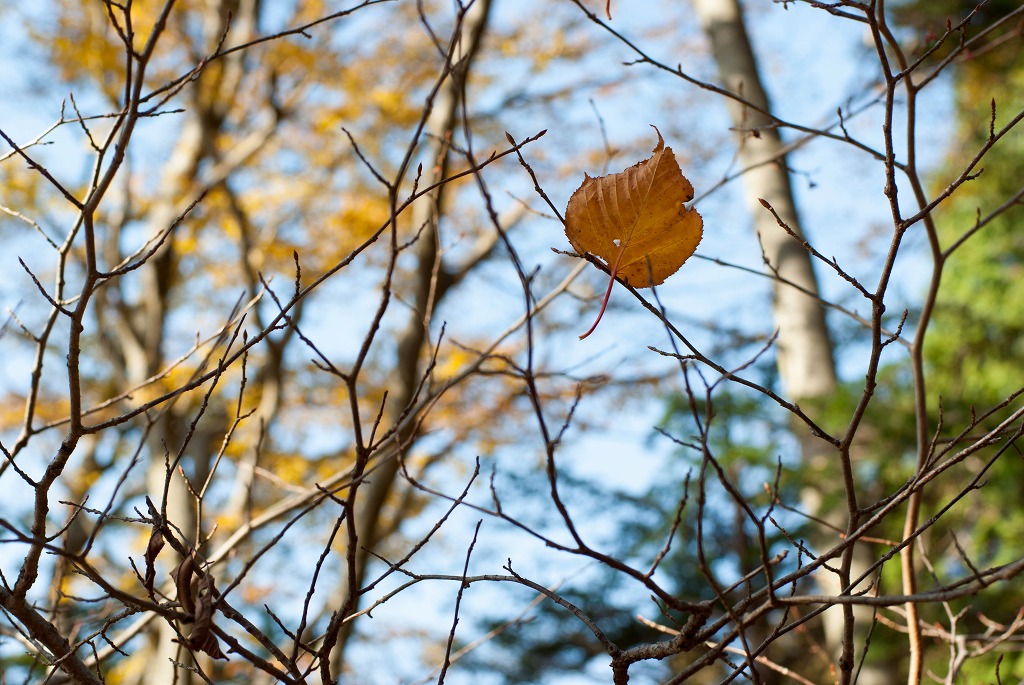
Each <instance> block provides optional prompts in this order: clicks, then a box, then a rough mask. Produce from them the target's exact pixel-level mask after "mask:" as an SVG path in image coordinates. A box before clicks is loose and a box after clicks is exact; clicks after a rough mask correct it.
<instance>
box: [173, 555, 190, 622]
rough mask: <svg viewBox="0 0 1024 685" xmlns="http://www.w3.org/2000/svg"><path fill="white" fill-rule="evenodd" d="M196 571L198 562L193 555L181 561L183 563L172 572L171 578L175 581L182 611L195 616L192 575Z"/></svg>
mask: <svg viewBox="0 0 1024 685" xmlns="http://www.w3.org/2000/svg"><path fill="white" fill-rule="evenodd" d="M195 569H196V561H195V559H193V558H192V555H191V554H190V555H188V556H187V557H185V558H184V559H182V560H181V563H180V564H178V565H177V566H175V567H174V569H173V570H172V571H171V578H172V579H173V580H174V587H175V589H177V591H178V603H179V604H180V605H181V608H182V610H184V611H185V613H188V614H195V612H196V603H195V600H194V599H193V597H192V574H193V573H194V572H195Z"/></svg>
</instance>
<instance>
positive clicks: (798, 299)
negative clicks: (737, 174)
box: [694, 0, 884, 685]
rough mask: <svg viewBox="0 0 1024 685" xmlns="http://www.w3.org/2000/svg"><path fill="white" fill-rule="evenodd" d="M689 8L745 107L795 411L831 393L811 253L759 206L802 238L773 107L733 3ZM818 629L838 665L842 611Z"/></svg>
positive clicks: (817, 453)
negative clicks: (771, 114) (821, 630)
mask: <svg viewBox="0 0 1024 685" xmlns="http://www.w3.org/2000/svg"><path fill="white" fill-rule="evenodd" d="M694 6H695V8H696V11H697V15H698V17H699V20H700V23H701V27H702V29H703V30H704V33H705V34H706V35H707V37H708V39H709V41H710V43H711V50H712V53H713V55H714V59H715V61H716V63H717V64H718V70H719V75H720V78H721V82H722V84H723V86H724V87H725V88H726V89H728V90H729V91H731V92H732V93H734V94H736V95H737V96H739V97H740V98H742V99H743V100H745V101H746V102H747V103H749V105H750V106H748V105H746V104H744V103H742V102H739V101H737V100H734V99H728V100H727V103H728V107H729V114H730V116H731V118H732V121H733V126H734V129H735V130H736V132H737V135H738V136H739V144H740V150H739V159H740V164H741V166H742V168H743V169H745V170H746V171H745V172H744V174H743V179H744V186H745V188H746V191H747V193H746V196H747V197H746V201H747V206H748V207H749V208H750V213H751V216H752V217H753V221H754V229H755V230H756V231H757V235H758V237H759V239H760V241H761V245H762V247H763V249H764V254H765V257H766V258H767V259H768V262H769V264H770V265H771V267H772V268H773V269H775V271H776V273H777V274H778V278H777V279H776V280H774V282H773V283H774V289H773V301H772V316H773V320H774V322H775V325H776V327H777V329H778V340H777V341H776V365H777V367H778V370H779V377H780V379H781V381H782V384H783V386H784V389H785V392H786V396H787V397H788V398H789V399H790V400H791V401H793V402H795V403H805V404H813V402H814V401H815V400H821V399H824V398H826V397H828V396H829V395H831V394H832V393H834V392H835V391H836V389H837V379H836V371H835V363H834V360H833V356H832V342H831V340H830V338H829V334H828V328H827V327H826V325H825V308H824V307H823V306H822V304H821V303H820V302H819V301H818V300H817V299H816V298H815V296H816V295H817V294H818V283H817V279H816V278H815V275H814V269H813V265H812V262H811V255H810V253H808V252H807V250H806V249H804V247H803V245H801V243H800V242H799V241H797V240H796V239H794V238H793V236H791V235H789V234H788V233H787V232H786V231H785V230H784V229H783V228H782V227H781V226H780V225H779V223H778V221H776V219H775V217H774V216H772V214H771V212H769V211H768V210H767V209H766V208H765V207H764V206H762V204H761V202H760V200H765V201H767V202H768V204H770V205H771V206H772V208H773V209H774V210H775V211H776V212H777V213H778V215H779V217H780V218H781V219H782V221H784V222H785V223H786V225H788V226H789V228H790V229H791V230H792V231H793V232H794V233H795V234H796V235H798V236H802V235H803V232H802V230H801V228H800V221H799V215H798V212H797V208H796V203H795V201H794V198H793V191H792V188H791V185H790V179H789V169H788V166H787V164H786V155H785V148H784V146H783V143H782V139H781V137H780V135H779V130H778V128H777V127H776V126H775V124H774V122H773V121H772V119H771V118H770V117H769V116H767V115H766V114H765V113H769V112H771V106H770V103H769V102H768V97H767V95H766V94H765V90H764V87H763V86H762V84H761V79H760V76H759V74H758V68H757V59H756V57H755V56H754V52H753V48H752V47H751V44H750V38H749V36H748V34H747V30H746V26H745V24H744V21H743V11H742V7H741V5H740V2H739V0H694ZM793 428H794V432H795V436H796V437H797V439H798V440H799V442H800V450H801V455H800V457H801V460H802V463H803V464H804V465H805V468H806V469H809V470H810V471H812V472H813V473H817V474H822V475H824V474H826V473H828V472H830V471H835V470H836V467H837V465H836V464H835V463H832V462H834V457H835V452H834V450H831V449H823V448H825V445H824V444H823V443H822V442H821V441H819V440H818V439H816V438H814V437H813V436H811V435H810V434H809V433H808V431H807V430H806V427H805V426H803V425H799V424H794V426H793ZM809 482H811V483H814V484H815V488H813V489H811V488H804V490H803V493H802V502H801V505H802V507H803V508H804V510H805V511H806V512H807V513H809V514H811V515H813V516H817V517H821V518H823V519H825V520H826V521H828V522H829V523H831V524H832V525H833V526H835V527H836V530H846V528H847V524H848V521H847V516H846V512H845V510H843V509H841V508H837V509H835V510H832V511H823V510H822V505H823V500H824V498H825V497H826V496H827V495H829V494H834V493H826V492H823V491H822V490H821V487H820V486H821V484H822V483H829V482H836V480H835V479H834V478H833V479H824V478H816V477H812V478H811V479H810V480H809ZM842 499H843V498H840V501H842ZM813 542H814V543H815V545H816V546H817V547H818V548H819V549H827V548H828V547H831V546H833V545H834V544H836V543H837V542H838V537H837V534H836V533H835V531H829V530H824V531H820V534H819V535H817V536H815V538H814V539H813ZM817 579H818V582H819V583H820V584H821V585H822V590H823V592H825V593H831V594H838V593H839V592H840V591H841V587H840V582H839V579H838V577H837V576H836V575H834V574H831V573H825V574H819V576H818V577H817ZM854 615H855V618H856V620H857V624H858V627H859V628H860V631H859V632H858V635H863V633H864V630H866V628H867V627H868V625H870V621H871V611H870V610H868V611H863V610H855V611H854ZM824 628H825V638H826V642H827V644H828V647H829V650H830V652H831V654H832V655H833V658H836V657H838V656H839V654H840V652H841V651H842V650H843V631H844V617H843V609H842V608H839V607H837V608H833V609H830V610H828V611H827V612H825V615H824ZM759 637H763V636H759ZM769 657H770V655H769ZM761 675H762V678H764V679H775V678H777V676H776V674H775V673H774V672H771V671H768V670H767V669H764V670H763V672H762V674H761ZM880 675H881V674H879V673H877V672H874V671H872V670H870V669H868V668H865V669H864V670H863V671H862V673H861V677H860V680H859V682H860V683H861V684H862V685H870V684H872V683H876V682H884V681H883V680H880V679H879V676H880ZM773 681H774V680H773Z"/></svg>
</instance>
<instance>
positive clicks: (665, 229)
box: [565, 127, 704, 338]
mask: <svg viewBox="0 0 1024 685" xmlns="http://www.w3.org/2000/svg"><path fill="white" fill-rule="evenodd" d="M652 128H654V130H655V132H656V133H657V134H658V144H657V145H656V146H655V147H654V150H653V154H652V156H651V157H650V158H649V159H645V160H643V161H642V162H639V163H637V164H635V165H633V166H631V167H630V168H628V169H626V170H625V171H621V172H619V173H617V174H609V175H608V176H601V177H599V178H591V177H590V176H587V175H584V179H583V184H582V185H581V186H580V187H579V188H578V189H577V190H576V192H574V193H573V194H572V197H570V198H569V205H568V207H566V210H565V235H566V237H567V238H568V239H569V242H570V243H571V244H572V246H573V248H575V249H576V251H577V252H580V253H584V252H586V253H590V254H592V255H595V256H597V257H600V258H601V259H603V260H604V261H605V263H606V264H607V265H608V270H609V273H610V274H611V279H610V280H609V283H608V290H607V291H606V292H605V297H604V301H603V302H602V304H601V312H600V313H599V314H598V317H597V319H598V321H600V320H601V316H602V315H603V314H604V309H605V306H606V305H607V303H608V296H609V294H610V293H611V287H612V284H613V283H614V280H615V279H616V278H620V279H621V280H622V281H623V282H624V283H627V284H628V285H631V286H633V287H635V288H650V287H652V286H655V285H660V284H661V283H663V282H664V281H665V279H666V278H668V277H669V276H671V275H672V274H674V273H675V272H676V271H677V270H678V269H679V267H680V266H682V265H683V262H685V261H686V260H687V259H689V258H690V256H691V255H692V254H693V253H694V251H695V250H696V249H697V245H698V244H699V243H700V240H701V237H702V236H703V226H704V221H703V219H701V216H700V214H698V213H697V212H696V211H695V210H693V209H689V208H687V207H686V206H685V204H684V203H686V202H689V201H690V200H692V199H693V185H691V183H690V182H689V181H688V180H687V179H686V177H684V176H683V172H682V171H681V170H680V169H679V163H678V162H676V158H675V155H674V154H673V152H672V148H670V147H665V140H664V139H663V138H662V137H661V132H660V131H658V129H657V127H652ZM596 327H597V322H595V323H594V326H593V327H591V329H590V330H589V331H587V332H586V333H585V334H584V335H582V336H580V337H581V338H584V337H586V336H587V335H590V333H591V332H592V331H593V330H594V328H596Z"/></svg>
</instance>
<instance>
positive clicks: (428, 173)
mask: <svg viewBox="0 0 1024 685" xmlns="http://www.w3.org/2000/svg"><path fill="white" fill-rule="evenodd" d="M490 10H491V2H490V0H476V2H475V3H473V4H472V6H471V7H470V8H469V10H468V11H467V12H466V14H465V17H464V18H463V25H462V31H461V33H460V34H459V35H458V36H457V37H456V39H455V40H456V41H457V44H456V45H455V47H454V50H453V51H452V64H451V73H449V74H448V77H447V78H446V79H445V81H444V83H443V84H442V86H441V88H440V90H439V91H438V93H437V96H436V98H435V100H434V104H433V110H432V111H431V113H430V117H429V119H428V121H427V125H426V128H425V130H424V132H423V136H424V137H425V138H426V139H427V141H428V142H427V144H426V146H425V147H426V156H427V159H428V160H430V164H429V166H428V165H425V168H424V169H423V173H422V178H421V179H420V182H419V185H420V186H421V187H429V186H431V185H434V184H435V183H437V182H439V181H440V180H441V179H442V178H444V176H445V171H446V169H447V167H448V159H449V151H450V147H451V140H452V136H453V134H454V132H455V130H456V128H457V127H458V125H459V121H460V118H459V113H460V104H461V102H462V97H463V95H464V89H465V85H466V78H467V76H468V74H469V71H470V69H471V65H472V60H473V58H474V56H475V55H476V52H477V50H478V48H479V47H480V42H481V40H482V39H483V35H484V31H485V29H486V26H487V20H488V16H489V14H490ZM443 189H444V186H439V187H438V188H437V189H436V190H434V191H433V192H431V193H429V194H428V195H426V196H425V197H423V198H421V199H420V200H419V201H418V202H417V203H416V204H415V206H414V207H413V212H412V219H411V228H412V230H414V231H420V235H419V239H418V242H417V243H416V247H415V248H414V254H415V260H416V262H415V267H414V269H415V272H414V273H413V274H411V275H410V277H409V281H408V283H409V284H410V288H411V292H410V293H409V294H407V295H406V296H405V298H404V299H405V301H407V302H409V304H410V310H409V315H408V320H407V322H406V324H405V328H404V330H403V331H402V333H401V335H400V336H399V338H398V345H397V350H396V359H395V364H394V366H393V369H394V372H393V375H392V379H391V382H390V383H389V384H388V403H387V407H386V408H385V413H384V418H383V422H382V425H383V426H397V425H398V423H399V421H400V419H401V417H402V415H403V414H404V413H405V411H406V410H407V409H408V408H409V407H410V406H411V405H412V403H413V401H414V399H415V394H416V391H417V388H418V387H419V383H420V378H421V376H422V374H423V370H424V367H423V360H424V359H425V358H426V357H427V356H428V354H429V348H430V344H431V340H430V336H429V327H430V319H431V314H432V312H433V310H434V309H435V308H436V306H437V304H438V302H439V301H440V300H441V299H442V298H443V297H444V295H445V293H446V292H447V290H448V288H449V287H450V285H451V284H452V274H450V273H449V272H448V271H446V269H445V268H444V266H443V265H442V264H441V255H440V251H439V249H438V234H437V223H438V219H439V217H440V215H441V207H442V199H443ZM414 430H415V425H414V424H412V425H410V426H409V427H408V428H407V429H406V430H405V431H404V432H403V433H400V435H399V436H398V437H399V441H398V444H399V445H402V446H407V445H409V444H410V441H412V440H413V439H414V434H413V431H414ZM400 449H404V447H403V448H400ZM400 466H401V462H400V459H399V458H397V457H391V458H389V459H387V460H386V461H384V462H383V463H381V465H380V467H379V468H377V469H376V470H375V471H374V472H373V475H372V476H371V477H370V479H369V480H368V482H367V483H366V484H365V485H363V486H362V487H360V489H359V492H358V497H357V499H356V508H355V510H354V511H352V512H350V515H351V516H353V517H354V519H355V524H356V534H357V537H358V545H359V549H358V550H357V552H356V582H355V584H354V585H352V584H351V583H350V581H349V579H348V578H347V577H343V578H342V580H341V584H340V585H339V595H340V596H339V598H338V601H337V602H336V603H335V605H336V606H342V605H343V604H344V603H345V600H346V599H347V597H346V595H347V593H348V592H349V588H350V587H355V588H357V589H358V588H360V587H362V585H363V581H364V578H365V574H366V565H367V562H368V561H369V558H370V554H369V551H370V550H373V549H374V548H375V547H376V545H377V544H378V543H379V542H380V541H381V538H382V537H383V534H382V531H385V530H388V529H394V528H396V525H395V522H394V520H393V519H394V518H395V515H394V514H393V513H392V515H391V516H388V512H387V506H388V504H389V501H391V500H394V499H395V492H394V491H395V490H396V488H397V481H398V475H399V470H400ZM397 516H399V517H400V516H401V512H398V514H397ZM355 606H358V599H357V600H356V605H355ZM351 625H352V623H345V624H344V626H343V628H342V630H341V632H340V633H339V635H338V642H337V643H336V644H335V645H334V647H333V649H332V651H331V673H332V674H333V675H334V677H336V678H339V679H341V678H342V677H343V671H344V664H345V648H346V646H347V644H348V640H349V638H350V637H351Z"/></svg>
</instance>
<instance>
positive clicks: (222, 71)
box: [108, 0, 260, 685]
mask: <svg viewBox="0 0 1024 685" xmlns="http://www.w3.org/2000/svg"><path fill="white" fill-rule="evenodd" d="M259 4H260V3H259V0H214V1H213V2H207V3H205V4H204V5H203V12H202V15H201V21H202V33H203V35H202V43H201V44H202V45H203V46H206V47H207V49H210V50H212V49H213V48H214V46H216V45H217V44H218V41H220V40H222V39H223V37H224V36H225V32H228V33H229V34H230V42H231V43H241V42H244V41H246V40H248V38H249V37H250V36H251V35H252V32H253V31H254V29H255V26H256V23H257V12H258V10H259ZM229 22H230V26H229V25H228V23H229ZM210 71H211V72H212V73H207V74H204V77H203V79H201V80H200V81H197V83H196V85H195V86H193V87H191V88H190V89H189V90H188V91H187V97H188V103H189V104H188V107H189V109H190V110H191V112H190V113H191V114H193V115H192V116H187V117H185V118H183V121H182V128H181V130H180V132H179V134H178V138H177V141H176V143H175V145H174V148H173V150H172V152H171V155H170V158H169V159H168V162H167V164H166V166H165V167H164V172H163V175H162V177H161V187H162V189H163V192H162V194H161V196H160V199H159V200H158V202H157V203H156V204H155V206H153V207H152V208H151V209H150V210H149V212H148V214H147V218H146V224H147V227H146V232H147V235H148V236H150V238H151V239H157V238H158V237H159V236H161V235H163V234H164V233H165V232H166V231H167V230H168V229H169V228H170V227H171V226H172V225H174V222H175V220H176V218H177V217H178V216H180V215H181V213H182V211H183V210H184V209H185V207H187V206H188V205H189V204H190V203H191V202H192V201H194V200H195V199H196V198H197V197H198V196H199V194H200V193H201V192H203V191H205V190H208V189H209V188H210V187H211V186H213V185H217V183H218V182H219V181H218V179H217V178H212V179H211V178H205V177H204V175H203V174H201V169H202V168H203V164H204V163H205V162H214V163H215V162H216V161H217V148H216V140H217V137H218V135H220V133H221V131H222V129H223V125H224V122H225V119H226V117H227V115H228V113H229V111H230V108H231V107H232V105H233V103H234V102H235V94H236V93H237V91H238V88H239V86H240V84H241V81H242V78H243V75H244V72H245V69H244V65H243V63H242V53H238V55H236V56H234V57H229V58H227V59H226V60H223V61H222V63H220V64H218V65H217V67H216V69H213V70H210ZM222 175H224V170H223V169H222V170H221V173H220V174H217V176H218V177H219V176H222ZM111 249H113V250H116V249H117V247H116V245H115V246H112V247H111ZM181 256H182V255H180V254H179V253H178V250H177V249H176V245H175V236H174V234H172V235H170V236H168V237H167V239H166V240H164V241H163V243H162V244H161V246H160V247H159V249H158V250H157V251H156V252H155V253H154V254H153V256H152V257H151V258H150V259H149V260H148V261H147V263H146V264H145V265H143V267H142V268H141V269H140V270H139V271H140V280H141V287H140V288H139V293H138V295H137V296H136V297H135V298H131V297H130V296H128V295H127V294H126V293H124V292H123V291H119V292H118V298H117V299H118V303H117V304H118V306H117V307H116V309H113V310H112V311H111V312H108V314H114V312H116V316H112V318H113V319H114V322H113V325H114V327H115V328H114V330H115V331H116V333H115V335H116V341H117V347H118V354H119V355H120V357H121V362H122V364H123V369H124V376H125V378H124V386H125V387H136V386H139V385H141V384H143V383H144V382H145V381H146V379H148V378H151V377H153V376H154V375H156V374H157V373H159V372H161V371H162V370H163V369H164V367H165V365H166V364H167V359H166V358H165V351H164V349H163V346H162V341H163V340H165V339H166V337H167V335H166V327H167V324H168V321H167V317H168V312H169V311H170V308H171V304H170V302H169V298H170V296H171V294H172V291H173V290H174V288H175V287H176V286H178V285H180V284H179V283H177V282H176V281H177V280H178V279H179V278H180V276H179V274H180V270H179V268H178V262H179V260H180V258H181ZM195 410H196V407H195V406H192V405H190V403H189V402H188V400H187V398H185V397H182V398H179V400H178V401H176V402H172V403H170V404H169V405H168V406H167V407H166V409H165V410H163V411H161V412H160V413H159V414H156V415H154V416H151V417H149V419H148V420H149V421H150V422H151V423H150V425H149V427H148V428H149V433H148V436H147V440H146V447H147V451H148V454H149V464H148V467H147V476H146V485H147V491H148V494H149V496H150V497H151V498H152V500H153V502H154V503H155V504H156V505H157V507H162V506H164V501H165V497H166V511H165V515H166V517H167V519H168V520H169V521H170V522H171V523H172V524H173V525H174V526H175V527H176V528H177V529H178V530H180V531H181V533H182V534H183V535H185V536H186V544H192V545H196V546H198V545H199V544H200V539H198V537H199V536H200V535H201V533H199V532H198V531H197V530H196V528H197V517H196V513H197V512H196V508H197V502H196V499H195V497H194V496H193V495H192V494H191V493H190V492H189V491H188V487H187V486H186V484H185V481H184V478H183V474H184V475H187V477H188V478H189V480H190V481H191V482H192V483H199V484H201V483H202V482H203V480H204V479H205V476H206V473H207V472H208V469H209V465H210V458H211V456H212V451H213V450H215V449H216V443H217V442H218V441H219V439H220V438H221V437H223V434H224V431H225V430H226V429H227V426H226V424H225V422H224V420H223V417H220V419H219V420H218V418H215V417H214V416H212V414H214V413H215V411H214V410H212V409H211V410H210V411H209V412H208V414H207V416H206V417H204V420H203V423H202V424H201V425H200V429H199V430H197V431H195V432H194V433H193V434H192V435H191V436H190V437H189V438H188V445H183V441H184V440H185V439H186V436H189V424H190V423H191V421H192V420H193V418H194V413H195ZM179 452H181V453H182V459H181V460H180V463H178V464H176V463H175V459H176V456H177V455H178V454H179ZM168 460H169V461H170V464H171V472H170V473H168V469H167V465H168ZM184 630H185V634H186V636H187V634H188V629H187V628H184ZM179 640H180V638H179V636H178V633H177V632H176V630H175V629H174V628H173V627H172V626H171V625H170V624H168V623H167V622H166V621H163V620H160V621H155V622H154V623H153V629H152V630H151V631H150V634H149V643H148V645H147V647H146V648H143V649H139V650H138V651H137V652H136V653H134V654H133V655H132V660H133V661H134V663H133V664H131V665H130V666H129V668H128V669H127V671H128V673H130V674H131V677H132V678H133V680H134V682H138V683H148V684H151V685H165V684H166V683H176V684H177V685H189V683H191V682H193V680H194V678H193V674H192V671H190V670H187V669H182V668H179V667H178V666H176V662H177V663H182V664H186V665H188V664H190V663H191V658H190V655H189V653H188V651H187V650H185V649H183V648H182V645H181V644H179Z"/></svg>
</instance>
